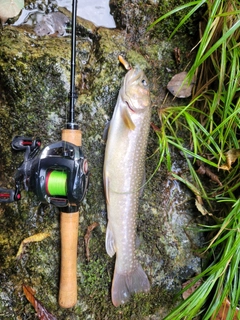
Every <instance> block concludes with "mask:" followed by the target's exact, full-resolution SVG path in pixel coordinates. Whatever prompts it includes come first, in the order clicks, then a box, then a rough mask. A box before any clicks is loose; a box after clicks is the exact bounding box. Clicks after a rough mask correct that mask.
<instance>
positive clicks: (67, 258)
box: [58, 129, 82, 308]
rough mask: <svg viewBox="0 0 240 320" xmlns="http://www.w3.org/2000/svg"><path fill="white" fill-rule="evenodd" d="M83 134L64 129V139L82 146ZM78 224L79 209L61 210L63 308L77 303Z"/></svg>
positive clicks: (60, 298) (60, 292) (78, 131)
mask: <svg viewBox="0 0 240 320" xmlns="http://www.w3.org/2000/svg"><path fill="white" fill-rule="evenodd" d="M81 136H82V134H81V131H80V130H74V129H63V130H62V140H63V141H68V142H70V143H73V144H75V145H77V146H81ZM70 208H71V207H70ZM73 208H74V207H73ZM78 224H79V211H77V212H73V213H67V212H61V217H60V232H61V269H60V287H59V297H58V302H59V305H60V306H61V307H62V308H71V307H73V306H74V305H75V304H76V303H77V244H78Z"/></svg>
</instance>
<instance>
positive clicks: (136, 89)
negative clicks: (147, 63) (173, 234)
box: [103, 68, 151, 306]
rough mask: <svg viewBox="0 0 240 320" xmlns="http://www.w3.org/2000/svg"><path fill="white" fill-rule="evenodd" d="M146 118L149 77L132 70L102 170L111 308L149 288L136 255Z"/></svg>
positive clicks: (148, 113)
mask: <svg viewBox="0 0 240 320" xmlns="http://www.w3.org/2000/svg"><path fill="white" fill-rule="evenodd" d="M150 116H151V100H150V92H149V86H148V80H147V78H146V76H145V74H144V72H143V71H142V70H141V69H139V68H133V69H130V70H129V71H128V72H127V74H126V75H125V78H124V80H123V83H122V86H121V89H120V91H119V95H118V99H117V103H116V106H115V109H114V113H113V116H112V119H111V122H110V126H109V132H108V139H107V144H106V150H105V159H104V172H103V178H104V187H105V195H106V202H107V214H108V225H107V231H106V251H107V253H108V255H109V256H110V257H112V256H113V255H114V254H115V253H116V262H115V270H114V276H113V282H112V290H111V291H112V292H111V294H112V302H113V304H114V305H115V306H119V305H120V304H123V303H125V302H126V301H127V300H128V299H129V298H130V296H131V294H132V293H136V292H147V291H149V289H150V284H149V281H148V278H147V276H146V274H145V272H144V271H143V269H142V267H141V265H140V264H139V262H138V261H137V258H136V253H135V246H136V218H137V212H138V202H139V193H140V189H141V187H142V184H143V177H144V166H145V155H146V147H147V139H148V133H149V128H150Z"/></svg>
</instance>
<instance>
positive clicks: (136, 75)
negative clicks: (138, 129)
mask: <svg viewBox="0 0 240 320" xmlns="http://www.w3.org/2000/svg"><path fill="white" fill-rule="evenodd" d="M120 94H121V99H122V101H123V105H122V110H121V114H122V117H123V120H124V123H125V124H126V126H127V127H128V128H129V129H130V130H134V129H135V125H134V123H133V121H132V117H133V116H134V117H135V116H136V115H138V114H142V113H144V112H149V109H150V106H151V98H150V91H149V84H148V80H147V77H146V75H145V73H144V72H143V71H142V70H141V69H139V68H133V69H130V70H129V71H128V72H127V74H126V75H125V78H124V80H123V84H122V90H121V92H120Z"/></svg>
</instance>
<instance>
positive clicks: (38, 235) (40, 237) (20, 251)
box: [16, 233, 50, 259]
mask: <svg viewBox="0 0 240 320" xmlns="http://www.w3.org/2000/svg"><path fill="white" fill-rule="evenodd" d="M49 236H50V234H49V233H36V234H34V235H33V236H30V237H28V238H25V239H24V240H23V241H22V242H21V244H20V247H19V249H18V252H17V255H16V258H17V259H21V258H22V255H23V252H24V247H25V245H26V244H27V243H29V242H37V241H42V240H44V239H45V238H47V237H49Z"/></svg>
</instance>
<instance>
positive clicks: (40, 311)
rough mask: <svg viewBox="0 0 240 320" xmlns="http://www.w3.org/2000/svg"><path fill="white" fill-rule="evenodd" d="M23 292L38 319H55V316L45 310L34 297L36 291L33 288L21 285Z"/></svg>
mask: <svg viewBox="0 0 240 320" xmlns="http://www.w3.org/2000/svg"><path fill="white" fill-rule="evenodd" d="M23 292H24V294H25V296H26V298H27V299H28V301H29V302H30V303H31V305H32V306H33V307H34V309H35V311H36V312H37V316H38V318H39V319H40V320H57V318H55V317H54V316H53V315H52V314H51V313H50V312H49V311H47V309H46V308H44V307H43V306H42V304H41V302H40V301H39V300H38V299H36V298H35V297H34V295H35V293H36V292H35V290H34V289H33V288H31V287H29V286H26V285H23Z"/></svg>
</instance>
